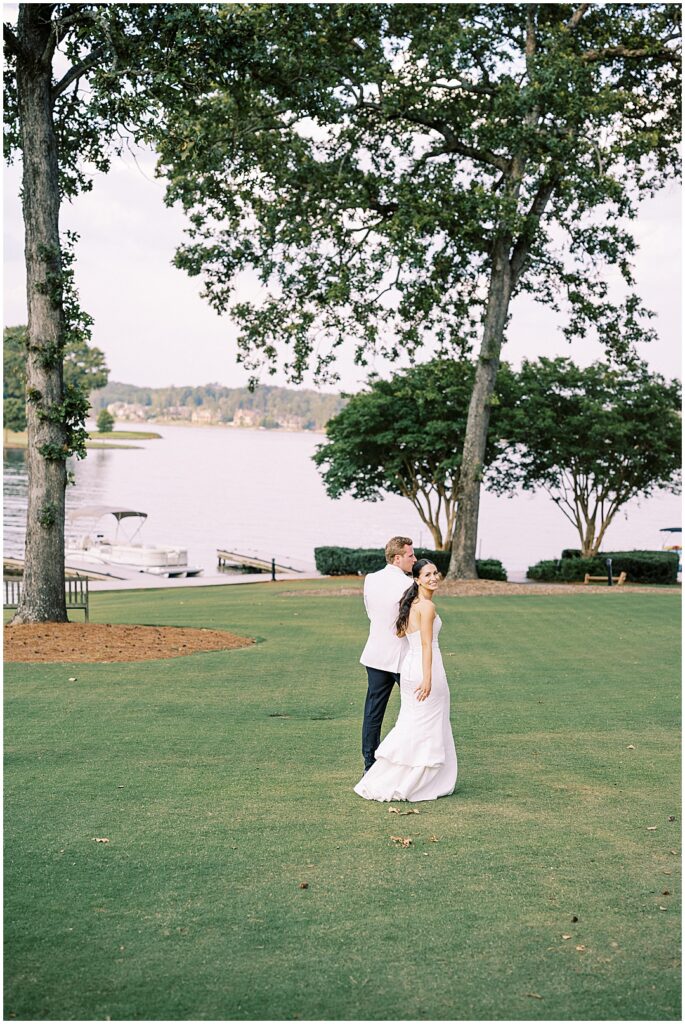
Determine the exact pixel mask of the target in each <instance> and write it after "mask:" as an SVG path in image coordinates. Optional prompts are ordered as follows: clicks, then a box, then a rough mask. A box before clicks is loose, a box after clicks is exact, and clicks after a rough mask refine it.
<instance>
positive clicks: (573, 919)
mask: <svg viewBox="0 0 685 1024" xmlns="http://www.w3.org/2000/svg"><path fill="white" fill-rule="evenodd" d="M571 920H572V921H573V923H574V924H575V923H576V921H577V920H578V918H577V917H576V915H575V914H574V915H573V917H572V918H571Z"/></svg>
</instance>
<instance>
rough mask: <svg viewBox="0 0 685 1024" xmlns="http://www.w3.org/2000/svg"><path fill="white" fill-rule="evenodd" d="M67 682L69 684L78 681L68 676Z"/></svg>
mask: <svg viewBox="0 0 685 1024" xmlns="http://www.w3.org/2000/svg"><path fill="white" fill-rule="evenodd" d="M67 682H69V683H77V682H78V679H77V678H76V676H69V679H68V680H67Z"/></svg>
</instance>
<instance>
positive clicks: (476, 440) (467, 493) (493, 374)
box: [447, 238, 512, 580]
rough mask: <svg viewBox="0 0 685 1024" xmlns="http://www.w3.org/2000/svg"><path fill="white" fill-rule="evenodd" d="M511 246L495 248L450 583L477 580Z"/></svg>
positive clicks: (468, 424)
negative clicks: (481, 513) (485, 466)
mask: <svg viewBox="0 0 685 1024" xmlns="http://www.w3.org/2000/svg"><path fill="white" fill-rule="evenodd" d="M511 288H512V282H511V266H510V263H509V240H508V239H506V238H500V239H498V240H497V241H496V243H495V248H494V253H493V260H492V270H491V274H490V286H489V289H488V301H487V307H486V312H485V323H484V326H483V338H482V342H481V348H480V353H479V356H478V362H477V364H476V376H475V381H474V386H473V392H472V394H471V402H470V404H469V414H468V418H467V421H466V433H465V436H464V450H463V455H462V463H461V471H460V474H459V487H458V491H457V493H458V505H457V523H456V529H455V532H454V540H453V542H452V557H451V559H450V567H449V571H448V573H447V578H448V579H465V580H475V579H477V577H478V573H477V572H476V542H477V540H478V511H479V507H480V486H481V480H482V477H483V460H484V457H485V444H486V440H487V434H488V424H489V422H490V409H491V399H492V395H493V393H494V391H495V383H496V381H497V371H498V370H499V357H500V352H501V350H502V342H503V340H504V325H505V323H506V319H507V313H508V310H509V301H510V299H511Z"/></svg>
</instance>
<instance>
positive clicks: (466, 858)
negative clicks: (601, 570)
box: [5, 583, 680, 1020]
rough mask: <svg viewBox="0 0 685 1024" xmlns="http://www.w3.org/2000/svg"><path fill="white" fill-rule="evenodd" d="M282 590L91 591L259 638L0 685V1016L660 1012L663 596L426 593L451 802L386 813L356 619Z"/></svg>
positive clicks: (667, 961)
mask: <svg viewBox="0 0 685 1024" xmlns="http://www.w3.org/2000/svg"><path fill="white" fill-rule="evenodd" d="M302 586H303V589H304V585H302ZM309 586H311V584H309ZM294 590H295V591H296V590H297V587H296V586H293V584H274V585H271V584H263V583H262V584H255V585H243V586H227V587H213V588H201V589H190V588H189V589H185V590H183V589H181V588H179V589H178V590H173V591H172V590H165V591H148V592H138V593H111V594H100V595H95V596H94V597H93V602H92V603H93V610H92V618H93V620H95V621H107V622H141V623H160V624H174V625H192V626H210V627H218V628H228V629H231V630H234V631H235V632H239V633H244V634H249V635H251V636H255V637H259V638H260V639H262V640H263V642H261V643H259V644H257V645H256V646H255V647H252V648H250V649H246V650H240V651H232V652H227V653H219V654H216V653H215V654H201V655H193V656H190V657H185V658H178V659H172V660H168V661H157V662H147V663H130V664H118V665H72V664H61V665H10V666H8V669H7V672H6V680H5V697H6V718H5V740H6V751H7V761H6V769H5V842H6V855H5V899H6V909H5V936H6V941H7V944H8V953H7V957H6V968H5V986H6V996H5V1019H11V1018H18V1019H21V1018H24V1019H26V1018H31V1019H47V1018H50V1019H58V1020H63V1019H83V1018H86V1019H101V1020H102V1019H105V1018H111V1019H114V1020H117V1019H139V1020H142V1019H148V1020H149V1019H200V1020H216V1019H220V1020H230V1019H278V1020H280V1019H292V1018H301V1019H363V1020H387V1019H390V1020H393V1019H399V1020H424V1019H440V1020H459V1019H476V1020H477V1019H500V1020H502V1019H544V1020H549V1019H574V1020H582V1019H588V1018H595V1019H597V1018H598V1019H626V1020H627V1019H636V1018H637V1019H653V1020H657V1019H659V1020H662V1019H679V1018H680V1004H679V992H680V967H679V948H678V946H679V937H680V927H679V918H678V914H679V899H678V897H679V893H680V886H679V882H678V875H679V872H678V868H679V856H678V854H679V849H680V847H679V824H680V823H679V820H676V821H674V822H669V815H675V816H676V818H677V817H678V816H679V806H680V796H679V780H680V771H679V759H678V729H679V696H680V684H679V652H678V625H679V600H678V598H677V596H676V595H675V594H673V593H669V592H664V593H659V594H655V593H650V594H646V595H642V594H634V593H621V592H620V591H619V592H616V593H613V594H609V595H607V594H605V593H602V594H599V593H598V594H584V595H582V596H579V595H569V596H568V597H566V596H562V597H527V598H516V597H490V598H469V599H463V598H452V599H449V598H444V599H443V600H440V599H438V602H439V606H440V613H441V616H442V618H443V620H444V627H443V633H442V648H443V653H444V654H445V664H446V666H447V671H448V675H449V677H450V681H451V686H452V693H453V724H454V730H455V737H456V743H457V751H458V754H459V767H460V772H459V782H458V788H457V792H456V793H455V795H454V796H453V797H450V798H446V799H443V800H439V801H437V802H434V803H428V804H420V805H412V806H418V809H419V811H420V813H419V814H418V815H408V816H406V817H400V816H398V815H396V814H390V813H389V811H388V805H386V804H373V803H367V802H365V801H362V800H360V799H359V798H358V797H357V796H355V794H354V793H353V792H352V786H353V785H354V783H355V782H356V781H357V779H358V777H359V771H360V766H361V756H360V752H359V733H360V722H361V712H362V705H363V697H364V692H365V682H364V673H363V669H362V668H361V666H359V665H358V663H357V658H358V655H359V651H360V650H361V647H362V645H363V641H364V636H365V622H366V620H365V616H364V612H363V607H362V604H361V600H360V598H359V597H340V596H325V597H315V596H304V595H303V596H292V594H293V591H294ZM289 595H290V596H289ZM74 676H75V677H76V681H74V682H70V681H69V677H74ZM397 701H398V698H397V696H395V697H393V700H392V702H391V705H390V708H389V713H388V716H387V719H388V725H390V724H392V721H393V720H394V717H395V714H396V712H397ZM630 745H632V746H634V748H635V749H629V746H630ZM395 806H397V807H399V808H400V809H403V810H404V809H406V808H405V806H404V805H401V804H397V805H395ZM654 826H656V828H655V829H654V830H651V831H650V830H649V829H650V827H654ZM393 835H396V836H407V837H411V838H412V840H413V843H412V845H411V846H410V847H408V848H406V849H403V848H401V847H398V846H396V845H395V844H393V843H392V841H391V839H390V837H391V836H393ZM432 836H435V837H436V838H437V839H438V842H432V841H431V837H432ZM94 837H99V838H108V839H109V840H110V841H109V843H108V844H104V843H96V842H94V841H93V839H94ZM303 882H307V883H308V888H306V889H305V888H300V884H301V883H303ZM663 890H668V895H666V894H664V893H663ZM660 907H665V908H666V909H665V910H662V909H660ZM574 918H577V921H576V920H574ZM563 935H570V936H571V937H570V938H568V939H564V938H563V937H562V936H563ZM577 947H583V948H581V949H578V948H577ZM538 997H540V998H538Z"/></svg>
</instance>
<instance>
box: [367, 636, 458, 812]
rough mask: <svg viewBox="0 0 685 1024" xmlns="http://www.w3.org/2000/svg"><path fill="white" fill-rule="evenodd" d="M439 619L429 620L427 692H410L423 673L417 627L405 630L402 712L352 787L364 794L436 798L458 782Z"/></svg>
mask: <svg viewBox="0 0 685 1024" xmlns="http://www.w3.org/2000/svg"><path fill="white" fill-rule="evenodd" d="M441 626H442V620H441V619H440V617H439V616H436V617H435V620H434V622H433V668H432V679H431V692H430V694H429V695H428V697H426V699H425V700H424V701H420V700H417V698H416V693H415V692H414V691H415V690H416V688H417V686H420V684H421V680H422V678H423V659H422V656H421V633H420V632H419V631H418V630H416V631H415V632H413V633H407V640H408V641H409V649H408V651H407V654H406V655H405V658H404V661H403V662H402V668H401V674H400V695H401V705H400V713H399V716H398V718H397V722H396V724H395V727H394V728H393V729H391V730H390V732H389V733H388V735H387V736H386V737H385V739H384V740H383V741H382V743H381V745H380V746H379V747H378V749H377V750H376V762H375V764H373V765H372V766H371V768H369V770H368V771H367V772H366V774H365V775H364V776H362V778H361V780H360V781H359V782H358V783H357V785H356V786H355V787H354V791H355V793H358V794H359V796H363V797H364V799H365V800H411V801H412V802H414V801H417V800H435V799H437V797H439V796H449V794H450V793H452V792H454V787H455V785H456V783H457V752H456V750H455V748H454V737H453V736H452V728H451V726H450V691H449V686H448V684H447V676H446V674H445V667H444V665H443V663H442V655H441V653H440V646H439V644H438V634H439V633H440V627H441Z"/></svg>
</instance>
